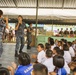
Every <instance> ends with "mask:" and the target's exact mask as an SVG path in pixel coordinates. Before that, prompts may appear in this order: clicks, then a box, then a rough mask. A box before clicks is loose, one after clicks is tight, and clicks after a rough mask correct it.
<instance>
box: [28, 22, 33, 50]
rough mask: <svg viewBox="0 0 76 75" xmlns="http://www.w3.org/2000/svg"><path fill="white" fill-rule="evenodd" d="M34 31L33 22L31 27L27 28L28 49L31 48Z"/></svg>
mask: <svg viewBox="0 0 76 75" xmlns="http://www.w3.org/2000/svg"><path fill="white" fill-rule="evenodd" d="M32 32H33V28H32V23H31V24H29V27H28V28H27V49H31V46H30V44H31V42H32Z"/></svg>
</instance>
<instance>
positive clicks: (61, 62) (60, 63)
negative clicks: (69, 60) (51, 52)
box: [53, 55, 64, 68]
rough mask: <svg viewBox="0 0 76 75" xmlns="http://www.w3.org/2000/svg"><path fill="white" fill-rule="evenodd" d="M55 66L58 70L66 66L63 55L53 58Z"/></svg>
mask: <svg viewBox="0 0 76 75" xmlns="http://www.w3.org/2000/svg"><path fill="white" fill-rule="evenodd" d="M53 64H54V66H56V67H58V68H63V66H64V58H63V56H61V55H56V56H54V57H53Z"/></svg>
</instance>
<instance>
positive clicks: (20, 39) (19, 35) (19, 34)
mask: <svg viewBox="0 0 76 75" xmlns="http://www.w3.org/2000/svg"><path fill="white" fill-rule="evenodd" d="M25 28H26V25H25V23H24V22H23V23H22V24H21V25H19V27H18V30H16V31H15V34H16V47H15V51H16V52H17V51H18V50H19V49H20V51H22V49H23V47H24V42H25V40H24V29H25ZM20 44H21V46H20Z"/></svg>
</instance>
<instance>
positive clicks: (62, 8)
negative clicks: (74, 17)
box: [62, 0, 64, 9]
mask: <svg viewBox="0 0 76 75" xmlns="http://www.w3.org/2000/svg"><path fill="white" fill-rule="evenodd" d="M62 9H64V0H62Z"/></svg>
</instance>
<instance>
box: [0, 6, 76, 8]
mask: <svg viewBox="0 0 76 75" xmlns="http://www.w3.org/2000/svg"><path fill="white" fill-rule="evenodd" d="M0 8H36V7H18V6H17V7H14V6H13V7H7V6H0ZM39 8H41V9H62V7H39ZM63 9H76V7H74V8H73V7H64V8H63Z"/></svg>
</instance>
